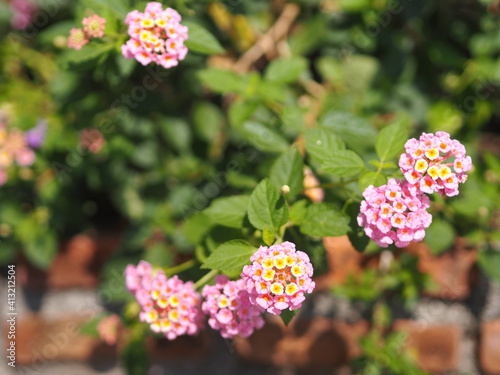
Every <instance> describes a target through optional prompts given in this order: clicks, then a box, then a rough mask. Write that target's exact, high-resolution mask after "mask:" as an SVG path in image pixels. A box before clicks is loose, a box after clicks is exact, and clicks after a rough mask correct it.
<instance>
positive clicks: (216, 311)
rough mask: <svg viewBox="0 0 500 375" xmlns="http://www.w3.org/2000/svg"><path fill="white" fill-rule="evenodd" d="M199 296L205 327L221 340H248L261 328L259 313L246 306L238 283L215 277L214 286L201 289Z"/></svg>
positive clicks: (243, 289) (241, 283)
mask: <svg viewBox="0 0 500 375" xmlns="http://www.w3.org/2000/svg"><path fill="white" fill-rule="evenodd" d="M201 294H202V296H203V297H204V298H205V301H204V302H203V304H202V306H201V307H202V310H203V312H204V313H205V314H207V315H208V317H209V318H208V324H209V325H210V327H212V328H213V329H215V330H218V331H220V334H221V336H222V337H224V338H232V337H234V336H236V335H240V336H241V337H248V336H250V335H251V334H252V333H253V332H254V330H255V329H260V328H262V327H263V326H264V323H265V322H264V319H263V318H262V316H261V313H262V311H263V309H262V308H261V307H260V306H258V305H254V304H252V303H251V302H250V299H249V294H248V291H247V290H246V285H245V282H244V281H243V280H242V279H239V280H236V281H229V279H228V277H227V276H225V275H219V276H217V277H216V278H215V285H205V287H204V288H203V291H202V293H201Z"/></svg>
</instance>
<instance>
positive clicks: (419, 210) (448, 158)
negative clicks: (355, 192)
mask: <svg viewBox="0 0 500 375" xmlns="http://www.w3.org/2000/svg"><path fill="white" fill-rule="evenodd" d="M405 150H406V153H404V154H402V155H401V156H400V158H399V167H400V168H401V171H402V172H403V173H404V176H405V180H404V181H399V180H396V179H390V180H389V182H388V184H387V185H382V186H380V187H377V188H376V187H373V185H370V186H368V187H367V188H366V189H365V191H364V192H363V197H364V198H365V200H363V201H362V202H361V208H360V213H359V215H358V224H359V225H360V226H363V227H364V230H365V233H366V235H367V236H368V237H370V238H371V239H372V240H374V241H375V243H377V245H379V246H381V247H387V246H388V245H390V244H392V243H394V244H395V245H396V246H397V247H405V246H407V245H408V244H409V243H410V242H411V241H421V240H422V239H423V238H424V237H425V229H427V228H428V227H429V225H430V224H431V222H432V215H431V214H429V213H428V212H427V211H426V210H427V208H429V206H430V203H429V202H430V201H429V197H428V196H426V195H425V194H426V193H427V194H431V193H434V192H438V193H439V194H441V195H443V196H449V197H451V196H454V195H457V194H458V184H459V183H463V182H465V181H466V180H467V174H466V172H468V171H469V170H471V168H472V161H471V158H470V156H466V155H465V147H464V146H463V145H462V144H461V143H460V142H459V141H457V140H454V139H450V135H449V134H448V133H446V132H442V131H440V132H437V133H436V134H431V133H423V134H422V135H421V136H420V138H419V139H418V140H417V139H415V138H412V139H410V140H408V141H407V142H406V144H405Z"/></svg>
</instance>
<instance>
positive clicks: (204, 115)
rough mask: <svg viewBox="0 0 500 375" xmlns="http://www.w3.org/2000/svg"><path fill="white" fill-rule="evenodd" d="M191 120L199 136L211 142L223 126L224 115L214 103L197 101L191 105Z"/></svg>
mask: <svg viewBox="0 0 500 375" xmlns="http://www.w3.org/2000/svg"><path fill="white" fill-rule="evenodd" d="M193 122H194V126H195V127H196V131H197V132H198V134H200V136H201V138H203V139H204V140H205V141H208V142H213V141H214V139H215V138H217V137H218V136H219V134H220V132H221V131H222V129H223V127H224V115H223V114H222V111H221V110H220V108H219V107H218V106H216V105H215V104H212V103H210V102H208V101H203V102H197V103H196V104H195V105H194V107H193Z"/></svg>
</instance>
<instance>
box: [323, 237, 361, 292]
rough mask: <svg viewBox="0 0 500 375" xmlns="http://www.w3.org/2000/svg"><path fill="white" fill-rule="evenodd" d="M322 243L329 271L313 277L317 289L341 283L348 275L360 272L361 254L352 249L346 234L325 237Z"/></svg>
mask: <svg viewBox="0 0 500 375" xmlns="http://www.w3.org/2000/svg"><path fill="white" fill-rule="evenodd" d="M323 244H324V246H325V250H326V252H327V257H328V266H329V269H330V271H329V272H328V273H327V274H325V275H321V276H319V277H317V278H316V279H315V281H316V288H317V290H323V289H328V288H329V287H330V286H331V285H338V284H342V283H344V282H345V281H346V279H347V278H348V277H349V276H350V275H359V274H360V273H361V272H362V268H361V262H362V260H363V255H362V254H361V253H359V252H357V251H356V250H355V249H354V247H353V246H352V244H351V242H350V241H349V238H348V237H347V236H341V237H325V238H323Z"/></svg>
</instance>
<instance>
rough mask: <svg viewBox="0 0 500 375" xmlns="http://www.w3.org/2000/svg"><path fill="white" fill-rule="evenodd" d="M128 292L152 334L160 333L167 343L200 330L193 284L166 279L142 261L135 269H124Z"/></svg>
mask: <svg viewBox="0 0 500 375" xmlns="http://www.w3.org/2000/svg"><path fill="white" fill-rule="evenodd" d="M125 282H126V286H127V289H128V290H129V291H130V292H131V293H133V294H134V295H135V298H136V300H137V301H138V302H139V304H140V305H141V308H142V311H141V313H140V315H139V317H140V320H141V321H142V322H146V323H148V324H149V326H150V328H151V330H152V331H153V332H156V333H163V334H164V336H165V337H166V338H168V339H169V340H173V339H175V338H176V337H177V336H180V335H195V334H197V333H198V331H199V330H200V328H201V326H202V321H203V315H202V313H201V309H200V305H201V298H200V295H199V294H198V292H196V290H195V289H194V284H193V283H192V282H186V283H184V282H183V281H181V280H179V278H178V277H177V276H173V277H171V278H167V276H166V275H165V273H164V272H163V271H156V272H154V271H153V270H152V267H151V265H150V264H149V263H147V262H144V261H141V262H140V263H139V264H138V265H137V267H135V266H133V265H129V266H127V268H126V269H125Z"/></svg>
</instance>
